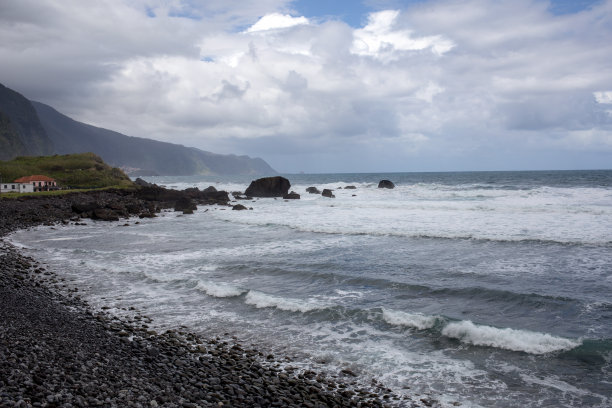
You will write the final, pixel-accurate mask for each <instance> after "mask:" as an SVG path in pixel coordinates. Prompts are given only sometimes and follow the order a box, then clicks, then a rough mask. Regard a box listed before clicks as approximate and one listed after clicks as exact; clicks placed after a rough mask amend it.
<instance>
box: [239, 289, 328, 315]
mask: <svg viewBox="0 0 612 408" xmlns="http://www.w3.org/2000/svg"><path fill="white" fill-rule="evenodd" d="M245 302H246V303H247V304H249V305H253V306H255V307H256V308H258V309H262V308H265V307H275V308H277V309H279V310H285V311H288V312H301V313H306V312H310V311H312V310H317V309H324V308H325V307H326V305H322V304H320V303H318V302H316V301H313V300H310V299H309V300H300V299H289V298H283V297H278V296H272V295H268V294H266V293H263V292H259V291H256V290H251V291H249V293H247V295H246V298H245Z"/></svg>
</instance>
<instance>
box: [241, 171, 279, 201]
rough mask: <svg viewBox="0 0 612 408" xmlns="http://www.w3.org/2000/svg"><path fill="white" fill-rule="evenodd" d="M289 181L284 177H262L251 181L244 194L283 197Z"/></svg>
mask: <svg viewBox="0 0 612 408" xmlns="http://www.w3.org/2000/svg"><path fill="white" fill-rule="evenodd" d="M289 187H291V183H290V182H289V180H287V179H286V178H284V177H281V176H275V177H264V178H260V179H257V180H254V181H252V182H251V184H250V185H249V187H248V188H247V189H246V191H245V192H244V194H245V195H246V196H248V197H283V196H284V195H286V194H287V193H288V192H289Z"/></svg>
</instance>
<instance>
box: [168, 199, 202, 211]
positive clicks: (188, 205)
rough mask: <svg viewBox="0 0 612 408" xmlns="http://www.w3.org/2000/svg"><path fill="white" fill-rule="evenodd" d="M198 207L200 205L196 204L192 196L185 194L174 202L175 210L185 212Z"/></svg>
mask: <svg viewBox="0 0 612 408" xmlns="http://www.w3.org/2000/svg"><path fill="white" fill-rule="evenodd" d="M197 209H198V207H197V206H196V205H195V204H194V202H193V201H192V200H191V198H189V197H185V196H183V197H180V198H179V199H178V200H176V203H175V204H174V211H182V212H183V213H185V211H194V210H197Z"/></svg>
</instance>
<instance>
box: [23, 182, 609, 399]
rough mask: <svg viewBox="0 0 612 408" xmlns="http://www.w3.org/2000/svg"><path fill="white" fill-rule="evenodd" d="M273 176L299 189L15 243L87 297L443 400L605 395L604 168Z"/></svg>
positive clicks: (40, 231) (224, 185)
mask: <svg viewBox="0 0 612 408" xmlns="http://www.w3.org/2000/svg"><path fill="white" fill-rule="evenodd" d="M286 177H287V178H288V179H289V180H290V181H291V184H292V187H291V189H292V190H294V191H296V192H297V193H299V194H301V199H300V200H291V201H285V200H282V199H273V198H263V199H254V200H252V201H241V203H242V204H244V205H246V206H247V207H251V208H252V210H249V211H231V209H230V208H228V207H222V206H211V207H205V206H201V207H200V208H199V209H198V211H196V212H195V214H193V215H182V214H179V213H174V212H164V213H162V214H160V217H158V218H155V219H145V220H139V221H140V224H135V221H136V220H133V221H131V222H130V224H131V225H130V226H129V227H125V226H122V224H123V223H104V222H88V225H87V226H78V227H77V226H66V227H55V229H51V228H49V227H39V228H36V229H33V230H30V231H21V232H18V233H15V234H13V235H12V237H11V239H12V241H13V242H14V243H15V244H17V245H19V246H22V247H23V248H24V249H25V250H26V251H30V252H31V253H32V254H33V255H34V256H35V257H37V258H38V259H41V260H44V261H45V262H47V263H48V264H49V265H50V267H51V268H53V269H54V270H55V271H56V272H57V273H58V274H60V276H63V277H65V278H67V279H68V280H69V281H71V282H73V283H74V284H76V285H78V286H79V287H80V288H81V290H82V294H83V296H85V297H86V298H87V300H88V301H89V302H90V303H92V304H93V305H94V306H98V307H101V306H110V307H112V308H115V309H114V310H115V311H116V312H118V313H119V312H121V311H122V309H129V307H131V306H133V307H136V308H137V309H139V310H141V311H143V312H144V313H146V314H147V315H149V316H151V317H152V318H153V319H154V323H155V324H156V325H158V326H159V327H164V328H169V327H177V326H180V325H184V326H187V327H188V328H189V329H190V330H193V331H196V332H199V333H202V334H204V335H206V336H215V335H223V334H224V333H230V334H231V335H235V336H237V337H238V338H239V339H240V341H241V342H243V343H248V344H255V345H257V347H258V348H260V349H262V350H266V351H267V352H272V353H274V354H276V355H277V356H288V357H290V358H291V359H292V361H291V363H289V364H291V365H294V366H298V367H302V368H308V367H314V368H316V369H319V370H322V371H326V372H328V373H330V375H335V374H337V373H338V372H339V371H340V370H342V369H346V368H348V369H350V370H352V371H353V372H354V373H356V374H357V375H358V377H357V381H359V382H361V383H364V384H369V383H370V381H371V379H376V380H377V381H379V382H381V383H382V384H384V385H385V386H387V387H390V388H392V389H393V390H394V391H396V392H398V393H405V394H408V395H412V396H413V397H414V398H421V397H424V396H432V397H434V398H436V399H438V400H439V401H440V402H441V404H442V406H454V405H457V404H461V406H483V407H508V406H517V407H518V406H520V407H543V406H544V407H577V406H588V407H610V406H612V171H576V172H562V171H559V172H499V173H497V172H478V173H398V174H319V175H286ZM381 179H389V180H391V181H393V182H394V183H395V184H396V188H395V189H392V190H388V189H379V188H377V184H378V181H379V180H381ZM147 180H148V181H151V182H154V183H157V184H161V185H166V186H167V187H168V188H177V189H183V188H187V187H194V186H196V187H199V188H205V187H208V186H209V185H213V186H215V187H216V188H217V189H220V190H226V191H244V190H245V189H246V187H247V186H248V183H249V182H250V181H251V179H250V178H244V177H242V178H240V177H236V178H221V177H205V176H197V177H196V176H193V177H151V178H147ZM350 185H352V186H355V189H347V188H346V187H347V186H350ZM309 186H315V187H317V188H319V189H320V190H322V189H323V188H329V189H333V190H334V191H333V193H334V195H335V198H326V197H323V196H321V195H315V194H308V193H306V191H305V189H306V188H307V187H309ZM348 380H352V378H349V379H348Z"/></svg>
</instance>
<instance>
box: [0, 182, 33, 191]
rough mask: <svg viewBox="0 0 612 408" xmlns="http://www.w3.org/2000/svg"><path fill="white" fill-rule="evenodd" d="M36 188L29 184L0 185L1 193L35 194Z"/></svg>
mask: <svg viewBox="0 0 612 408" xmlns="http://www.w3.org/2000/svg"><path fill="white" fill-rule="evenodd" d="M33 192H34V186H33V185H32V184H29V183H0V193H33Z"/></svg>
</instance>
